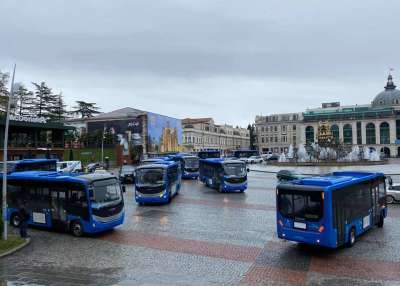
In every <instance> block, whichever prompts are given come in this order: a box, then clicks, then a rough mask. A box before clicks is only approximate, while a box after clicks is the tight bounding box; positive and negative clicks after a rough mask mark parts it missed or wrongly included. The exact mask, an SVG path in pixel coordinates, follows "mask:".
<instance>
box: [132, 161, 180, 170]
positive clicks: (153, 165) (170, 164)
mask: <svg viewBox="0 0 400 286" xmlns="http://www.w3.org/2000/svg"><path fill="white" fill-rule="evenodd" d="M173 166H179V164H178V163H176V162H174V161H162V160H160V161H158V162H154V163H151V164H147V165H140V166H138V167H136V170H139V169H157V168H158V169H160V168H162V169H168V168H170V167H173Z"/></svg>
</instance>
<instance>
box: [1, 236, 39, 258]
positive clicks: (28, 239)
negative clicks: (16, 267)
mask: <svg viewBox="0 0 400 286" xmlns="http://www.w3.org/2000/svg"><path fill="white" fill-rule="evenodd" d="M29 243H31V239H30V238H29V237H28V238H27V239H25V242H24V243H23V244H21V245H18V246H17V247H15V248H13V249H10V250H9V251H6V252H4V253H3V254H0V258H3V257H5V256H8V255H10V254H13V253H14V252H17V251H18V250H21V249H22V248H24V247H25V246H27V245H28V244H29Z"/></svg>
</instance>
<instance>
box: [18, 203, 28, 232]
mask: <svg viewBox="0 0 400 286" xmlns="http://www.w3.org/2000/svg"><path fill="white" fill-rule="evenodd" d="M18 216H19V217H20V219H21V223H20V225H19V234H20V236H21V237H22V238H27V237H28V220H29V217H30V215H29V213H28V210H27V209H26V202H23V204H22V206H21V208H20V209H19V211H18Z"/></svg>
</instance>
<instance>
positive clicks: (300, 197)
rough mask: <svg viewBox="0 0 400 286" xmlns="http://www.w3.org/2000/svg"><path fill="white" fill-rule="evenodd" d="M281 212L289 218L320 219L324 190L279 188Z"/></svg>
mask: <svg viewBox="0 0 400 286" xmlns="http://www.w3.org/2000/svg"><path fill="white" fill-rule="evenodd" d="M278 204H279V206H278V208H279V212H280V213H281V214H282V215H283V216H284V217H287V218H292V219H297V218H300V219H305V220H308V221H318V220H320V219H321V217H322V214H323V202H322V192H318V191H312V192H307V191H292V190H290V191H288V190H282V189H280V190H278Z"/></svg>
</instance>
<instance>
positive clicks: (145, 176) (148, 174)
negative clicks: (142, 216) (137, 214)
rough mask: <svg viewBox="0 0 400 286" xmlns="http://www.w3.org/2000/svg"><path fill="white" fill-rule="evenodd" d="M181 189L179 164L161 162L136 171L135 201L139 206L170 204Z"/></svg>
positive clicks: (143, 166)
mask: <svg viewBox="0 0 400 286" xmlns="http://www.w3.org/2000/svg"><path fill="white" fill-rule="evenodd" d="M180 188H181V168H180V164H179V163H176V162H173V161H160V162H155V163H154V164H148V165H142V166H139V167H137V168H136V170H135V200H136V202H137V203H138V204H145V203H169V202H170V201H171V199H172V198H173V197H174V196H175V195H177V194H178V193H179V190H180Z"/></svg>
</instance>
